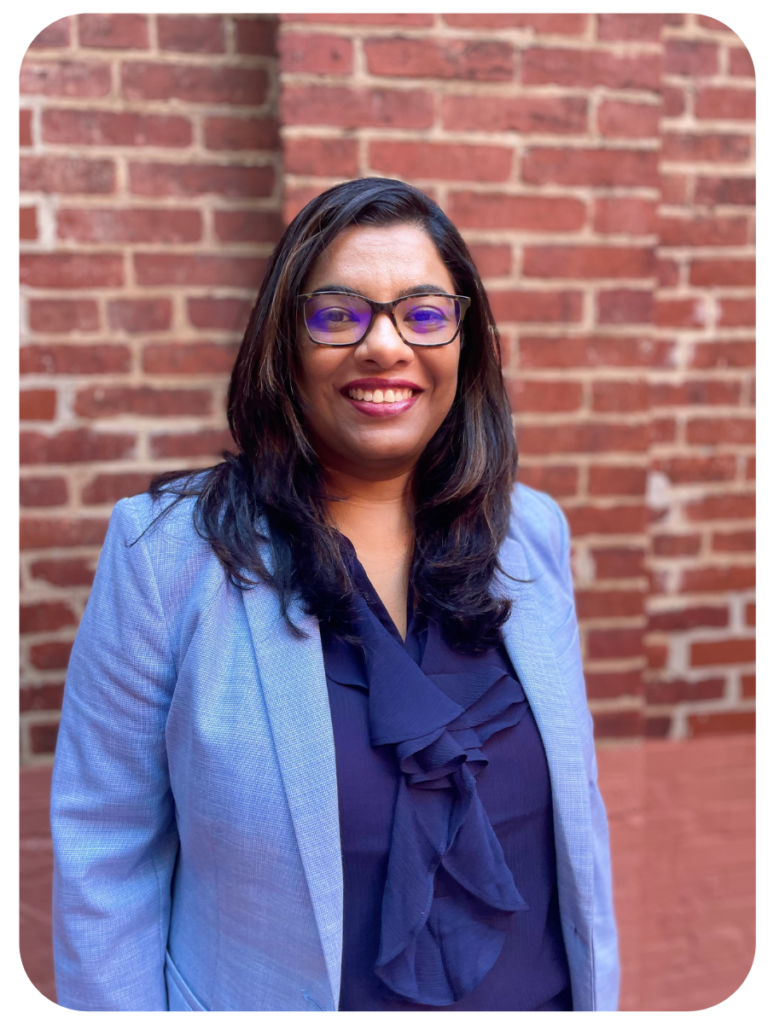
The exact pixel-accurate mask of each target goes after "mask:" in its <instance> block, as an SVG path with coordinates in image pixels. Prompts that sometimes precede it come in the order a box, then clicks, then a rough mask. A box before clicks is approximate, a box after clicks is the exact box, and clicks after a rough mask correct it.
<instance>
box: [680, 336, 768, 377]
mask: <svg viewBox="0 0 768 1024" xmlns="http://www.w3.org/2000/svg"><path fill="white" fill-rule="evenodd" d="M755 355H756V353H755V343H754V341H710V342H702V343H701V344H700V345H697V346H696V347H695V349H694V351H693V357H692V360H691V366H693V367H695V368H696V369H697V370H699V369H701V370H703V369H725V368H726V367H744V366H746V367H751V366H754V365H755Z"/></svg>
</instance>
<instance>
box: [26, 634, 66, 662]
mask: <svg viewBox="0 0 768 1024" xmlns="http://www.w3.org/2000/svg"><path fill="white" fill-rule="evenodd" d="M71 653H72V641H71V640H64V641H55V640H54V641H51V642H50V643H47V644H35V646H34V647H31V648H30V650H29V660H30V661H31V662H32V664H33V665H34V666H35V668H42V669H47V668H66V667H67V665H68V664H69V656H70V654H71Z"/></svg>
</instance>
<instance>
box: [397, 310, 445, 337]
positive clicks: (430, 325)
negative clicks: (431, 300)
mask: <svg viewBox="0 0 768 1024" xmlns="http://www.w3.org/2000/svg"><path fill="white" fill-rule="evenodd" d="M403 320H404V322H405V323H407V324H408V325H409V326H410V327H412V328H413V329H414V330H418V331H430V330H438V329H439V328H441V327H444V326H445V324H446V323H447V321H448V320H449V314H448V312H447V311H446V309H445V308H441V307H440V306H436V305H431V304H430V305H428V304H424V305H419V306H410V308H409V309H408V310H407V311H406V313H405V316H404V317H403Z"/></svg>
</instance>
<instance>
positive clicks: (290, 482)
mask: <svg viewBox="0 0 768 1024" xmlns="http://www.w3.org/2000/svg"><path fill="white" fill-rule="evenodd" d="M398 223H412V224H416V225H418V226H420V227H421V228H423V230H425V231H426V232H427V233H428V234H429V236H430V237H431V239H432V241H433V242H434V244H435V246H436V248H437V250H438V252H439V253H440V256H441V257H442V260H443V262H444V263H445V266H446V267H447V269H448V271H449V273H450V274H451V277H452V278H453V281H454V282H455V285H456V290H457V293H459V294H462V295H468V296H469V297H470V298H471V300H472V302H471V305H470V307H469V310H468V313H467V315H466V318H465V321H464V325H463V330H462V339H461V352H460V360H459V375H458V377H459V379H458V389H457V393H456V398H455V400H454V402H453V405H452V407H451V409H450V411H449V413H448V415H447V417H446V418H445V420H444V421H443V423H442V425H441V426H440V427H439V429H438V431H437V433H436V434H435V435H434V437H433V438H432V439H431V441H430V442H429V443H428V444H427V447H426V449H425V450H424V452H423V453H422V455H421V457H420V459H419V461H418V463H417V466H416V469H415V472H414V475H413V484H412V486H413V508H414V513H413V525H414V532H415V548H414V558H413V564H412V568H411V586H412V588H413V594H414V598H415V601H416V602H417V604H418V608H419V610H420V611H424V612H425V613H426V614H427V615H429V616H430V617H432V618H434V619H437V620H438V621H439V622H440V623H441V625H442V627H443V630H444V632H445V633H446V635H447V636H448V637H450V638H451V639H452V641H453V642H454V643H456V644H457V645H459V646H460V647H462V648H465V649H471V650H483V649H487V648H489V647H491V646H494V645H495V644H497V643H498V642H499V641H500V639H501V632H500V630H501V625H502V623H503V622H504V621H505V619H506V618H507V616H508V615H509V612H510V607H511V606H510V602H509V601H508V600H505V599H503V598H501V597H499V596H498V595H495V594H493V593H492V587H491V584H492V581H493V577H494V574H495V572H496V570H497V568H498V550H499V546H500V544H501V541H502V539H503V537H504V534H505V532H506V529H507V524H508V520H509V513H510V491H511V488H512V483H513V480H514V476H515V470H516V467H517V447H516V444H515V439H514V435H513V432H512V421H511V416H510V410H509V405H508V402H507V396H506V392H505V389H504V384H503V381H502V375H501V358H500V351H499V340H498V332H497V330H496V327H495V324H494V320H493V315H492V313H491V310H490V306H489V304H488V298H487V296H486V294H485V289H484V288H483V285H482V283H481V281H480V277H479V275H478V273H477V269H476V268H475V265H474V263H473V261H472V258H471V256H470V254H469V251H468V249H467V246H466V244H465V243H464V241H463V239H462V238H461V236H460V234H459V233H458V231H457V230H456V228H455V227H454V225H453V224H452V223H451V221H450V220H449V219H448V218H447V217H446V215H445V214H444V213H443V211H442V210H441V209H440V207H439V206H437V204H436V203H434V202H433V201H432V200H431V199H429V198H428V196H426V195H424V193H423V192H420V191H419V190H418V189H416V188H414V187H413V186H411V185H408V184H405V183H404V182H400V181H395V180H392V179H389V178H360V179H357V180H355V181H348V182H345V183H343V184H341V185H336V186H335V187H333V188H331V189H328V191H327V192H323V193H322V195H319V196H317V197H316V198H315V199H312V200H311V201H310V202H309V203H308V204H307V205H306V206H305V207H304V209H303V210H302V211H301V212H300V213H299V214H298V215H297V216H296V217H295V219H294V220H293V221H292V222H291V224H290V226H289V227H288V228H287V229H286V231H285V234H284V235H283V237H282V239H281V240H280V242H279V243H278V245H277V247H276V248H275V250H274V252H273V254H272V257H271V259H270V261H269V265H268V267H267V271H266V274H265V277H264V281H263V283H262V285H261V289H260V290H259V295H258V298H257V299H256V304H255V306H254V309H253V312H252V313H251V317H250V320H249V323H248V326H247V328H246V331H245V336H244V338H243V343H242V345H241V347H240V351H239V353H238V356H237V359H236V361H235V366H234V369H233V371H232V379H231V382H230V387H229V399H228V411H227V416H228V421H229V426H230V429H231V431H232V436H233V437H234V439H235V442H236V444H237V446H238V448H239V452H238V454H236V455H233V454H230V453H224V461H223V462H220V463H219V464H218V465H217V466H214V467H213V468H212V469H209V470H205V471H202V472H200V471H198V472H192V473H190V472H188V471H187V472H175V473H166V474H163V475H162V476H160V477H158V478H156V479H155V480H154V481H153V482H152V485H151V487H150V494H151V495H152V497H153V498H159V497H160V496H161V495H174V496H175V501H181V500H183V499H184V498H187V497H195V498H196V505H195V510H194V522H195V526H196V528H197V530H198V532H199V533H200V534H201V536H203V537H205V538H206V540H208V541H209V542H210V544H211V546H212V547H213V550H214V551H215V553H216V555H217V557H218V558H219V560H220V561H221V563H222V565H223V566H224V568H225V569H226V571H227V573H228V576H229V579H230V580H231V582H232V583H233V584H235V585H236V586H240V587H248V586H252V585H253V584H254V582H256V581H259V580H260V581H263V582H266V583H267V584H269V585H270V586H272V587H274V589H275V590H276V592H277V594H278V597H279V600H280V607H281V610H282V612H283V614H284V616H285V617H286V619H287V620H288V624H289V627H290V628H291V630H292V632H293V633H294V634H295V635H303V634H302V633H301V632H300V631H299V630H298V628H297V627H296V626H295V625H294V624H293V623H292V622H291V619H290V616H289V606H290V603H291V600H292V598H293V597H298V598H299V600H300V602H301V604H302V605H303V607H304V609H305V610H306V611H307V612H308V613H310V614H312V615H316V616H317V617H318V618H319V619H320V621H321V622H323V623H325V624H326V625H328V626H329V627H331V628H332V629H334V630H336V631H337V632H338V633H340V634H341V635H345V636H351V635H352V622H351V612H350V595H351V593H352V581H351V578H350V574H349V571H348V569H347V566H346V563H345V560H344V558H343V556H342V549H341V535H340V534H339V532H338V531H337V530H336V529H335V527H334V526H333V524H332V522H331V520H330V518H329V516H328V514H327V511H326V505H327V500H328V499H327V495H326V492H325V487H324V482H323V474H322V469H321V466H320V464H319V462H318V459H317V457H316V455H315V452H314V450H313V448H312V445H311V443H310V439H309V434H308V432H307V428H306V424H305V421H304V418H303V415H302V411H301V407H300V404H299V401H298V397H297V395H296V393H295V391H294V386H293V382H294V381H295V380H296V379H297V360H298V321H297V301H296V299H297V296H298V295H300V294H301V293H302V291H303V290H304V286H305V282H306V280H307V278H308V276H309V273H310V270H311V268H312V266H313V264H314V262H315V260H316V259H317V258H318V256H319V255H320V253H321V252H322V251H323V249H324V248H325V247H326V246H328V244H329V243H330V242H331V241H332V240H333V239H334V238H336V236H337V235H339V234H340V233H341V232H342V231H343V230H344V229H345V228H347V227H350V226H352V225H361V224H363V225H373V226H382V227H383V226H387V225H392V224H398ZM175 501H174V502H172V503H171V504H170V505H169V506H168V507H167V508H166V509H165V510H164V512H165V511H168V510H169V509H170V507H172V505H173V504H175ZM163 514H164V513H163Z"/></svg>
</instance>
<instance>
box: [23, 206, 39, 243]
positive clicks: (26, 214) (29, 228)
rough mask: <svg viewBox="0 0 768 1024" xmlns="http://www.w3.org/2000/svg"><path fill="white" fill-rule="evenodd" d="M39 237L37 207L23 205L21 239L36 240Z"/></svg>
mask: <svg viewBox="0 0 768 1024" xmlns="http://www.w3.org/2000/svg"><path fill="white" fill-rule="evenodd" d="M36 238H37V207H36V206H22V207H21V208H20V209H19V239H20V240H21V241H22V242H24V241H34V239H36Z"/></svg>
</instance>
